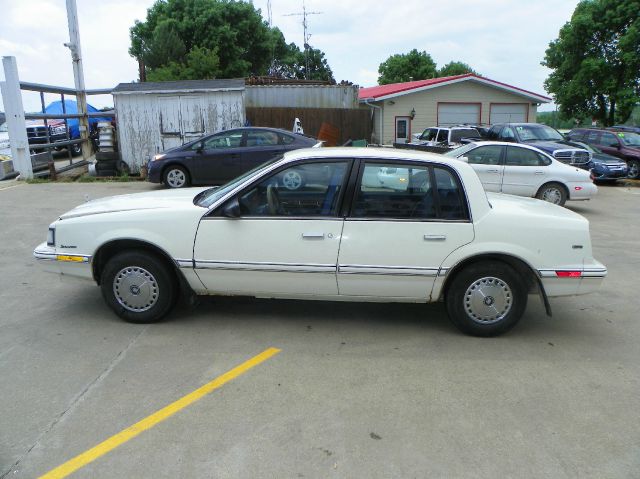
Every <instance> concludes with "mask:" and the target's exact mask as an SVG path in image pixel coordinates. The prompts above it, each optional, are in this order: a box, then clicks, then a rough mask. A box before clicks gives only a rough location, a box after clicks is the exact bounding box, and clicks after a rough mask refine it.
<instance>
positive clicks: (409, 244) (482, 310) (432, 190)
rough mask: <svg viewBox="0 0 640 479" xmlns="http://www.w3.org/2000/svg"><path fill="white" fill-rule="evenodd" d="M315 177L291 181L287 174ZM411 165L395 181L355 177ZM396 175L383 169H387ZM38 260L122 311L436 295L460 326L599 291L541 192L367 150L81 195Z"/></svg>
mask: <svg viewBox="0 0 640 479" xmlns="http://www.w3.org/2000/svg"><path fill="white" fill-rule="evenodd" d="M300 167H304V168H305V169H307V170H313V171H314V173H315V174H313V175H309V177H313V178H314V180H313V181H309V182H307V183H306V184H305V185H304V186H303V187H301V188H298V189H294V190H292V189H289V188H286V186H284V183H283V181H282V179H283V178H285V177H286V175H287V173H288V172H289V171H291V170H293V169H296V168H300ZM381 168H384V169H386V170H385V171H388V170H391V169H393V168H396V169H406V170H407V171H408V179H407V181H406V182H405V183H404V186H403V187H402V188H400V187H399V186H398V185H394V187H393V188H385V187H384V186H378V185H373V186H368V184H367V182H363V181H362V179H363V178H375V177H377V175H378V172H379V171H380V169H381ZM391 171H392V170H391ZM34 255H35V257H36V258H37V260H38V261H39V262H41V263H42V264H43V265H44V266H45V267H46V269H47V270H49V271H53V272H56V273H59V274H61V275H63V276H76V277H80V278H85V279H87V280H92V281H95V282H96V283H97V284H98V285H99V286H100V288H101V290H102V294H103V296H104V299H105V300H106V302H107V304H108V305H109V306H110V307H111V308H112V309H113V310H114V311H115V312H116V314H118V315H119V316H120V317H122V318H123V319H125V320H127V321H131V322H136V323H146V322H153V321H158V320H159V319H161V318H162V317H163V316H165V315H166V314H167V313H168V312H169V311H170V310H171V308H172V307H173V305H174V303H175V302H176V300H177V298H178V296H179V295H180V294H183V295H185V294H186V295H242V296H254V297H263V298H295V299H314V300H337V301H381V302H413V303H417V302H422V303H426V302H434V301H444V302H445V303H446V308H447V312H448V314H449V316H450V318H451V320H452V321H453V322H454V323H455V324H456V325H457V326H458V327H459V328H460V329H461V330H462V331H464V332H466V333H469V334H473V335H478V336H491V335H497V334H500V333H503V332H505V331H507V330H508V329H510V328H511V327H513V326H514V325H515V324H516V323H517V321H518V320H519V319H520V317H521V316H522V314H523V312H524V310H525V308H526V305H527V298H528V295H529V293H539V294H540V296H541V298H542V299H543V301H544V304H545V306H546V309H547V313H548V314H550V312H551V310H550V306H549V301H548V299H547V298H548V297H551V296H562V295H576V294H582V293H588V292H590V291H593V290H595V289H596V288H598V286H599V285H600V283H601V282H602V280H603V278H604V277H605V276H606V273H607V270H606V268H605V267H604V266H603V265H602V264H600V263H599V262H597V261H596V260H595V259H593V257H592V253H591V240H590V236H589V224H588V222H587V220H585V219H584V218H583V217H582V216H580V215H578V214H575V213H573V212H571V211H568V210H565V209H563V208H559V207H557V206H555V205H552V204H549V203H545V202H542V201H537V200H532V199H526V198H517V197H513V196H508V195H500V194H497V195H493V194H490V195H487V193H485V190H484V188H483V187H482V184H481V182H480V180H479V179H478V175H476V173H475V172H474V171H473V169H472V168H471V167H470V166H469V165H468V164H467V163H464V162H461V161H458V160H455V159H450V158H447V157H445V156H441V155H434V154H428V153H419V152H410V151H407V150H382V149H380V150H378V149H373V148H362V149H359V148H322V149H312V150H297V151H293V152H290V153H287V154H285V156H284V157H283V158H280V159H277V160H275V161H272V162H270V163H268V164H265V165H263V166H261V167H259V168H258V169H256V170H253V171H250V172H248V173H246V174H245V175H243V176H241V177H239V178H237V179H235V180H234V181H232V182H231V183H229V184H227V185H225V186H222V187H220V188H209V189H204V188H200V189H183V190H177V191H166V190H162V191H156V192H149V193H140V194H132V195H124V196H116V197H111V198H104V199H99V200H93V201H89V202H87V203H84V204H82V205H80V206H78V207H76V208H75V209H73V210H71V211H69V212H68V213H65V214H63V215H62V216H60V218H59V219H58V220H56V221H55V222H54V223H53V224H51V226H50V227H49V234H48V238H47V241H46V242H45V243H42V244H41V245H39V246H38V247H37V248H36V249H35V251H34Z"/></svg>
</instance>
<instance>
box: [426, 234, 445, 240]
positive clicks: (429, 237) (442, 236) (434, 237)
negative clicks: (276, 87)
mask: <svg viewBox="0 0 640 479" xmlns="http://www.w3.org/2000/svg"><path fill="white" fill-rule="evenodd" d="M446 239H447V235H424V240H425V241H445V240H446Z"/></svg>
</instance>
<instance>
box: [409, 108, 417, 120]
mask: <svg viewBox="0 0 640 479" xmlns="http://www.w3.org/2000/svg"><path fill="white" fill-rule="evenodd" d="M409 116H410V117H411V119H412V120H413V119H414V118H415V117H416V109H415V108H412V109H411V113H409Z"/></svg>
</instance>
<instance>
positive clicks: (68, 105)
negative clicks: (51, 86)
mask: <svg viewBox="0 0 640 479" xmlns="http://www.w3.org/2000/svg"><path fill="white" fill-rule="evenodd" d="M64 107H65V109H66V113H68V114H76V113H78V104H77V103H76V101H75V100H65V101H64ZM87 111H88V112H89V113H94V112H99V111H100V110H98V109H97V108H95V107H93V106H91V105H89V104H88V103H87ZM45 113H47V114H50V115H55V114H56V113H60V114H63V111H62V102H61V101H54V102H51V103H49V105H47V108H45ZM112 119H113V118H112V117H110V116H105V117H89V129H92V128H94V127H95V125H97V124H98V122H100V121H111V120H112ZM67 124H68V125H69V135H70V137H71V139H72V140H75V139H76V138H80V120H78V119H77V118H69V119H68V120H67Z"/></svg>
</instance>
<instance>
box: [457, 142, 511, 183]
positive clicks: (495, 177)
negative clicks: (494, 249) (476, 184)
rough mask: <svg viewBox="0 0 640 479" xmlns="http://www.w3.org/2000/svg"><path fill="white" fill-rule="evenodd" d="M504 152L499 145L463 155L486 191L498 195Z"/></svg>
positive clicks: (503, 148) (479, 148) (480, 148)
mask: <svg viewBox="0 0 640 479" xmlns="http://www.w3.org/2000/svg"><path fill="white" fill-rule="evenodd" d="M504 150H505V147H504V146H501V145H485V146H479V147H478V148H475V149H473V150H471V151H468V152H466V153H465V154H464V156H465V157H466V158H467V162H468V163H469V164H470V165H471V167H472V168H473V170H474V171H475V172H476V174H477V175H478V177H479V178H480V181H481V182H482V186H484V189H485V190H486V191H494V192H496V193H499V192H500V189H501V188H502V174H503V173H504Z"/></svg>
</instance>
